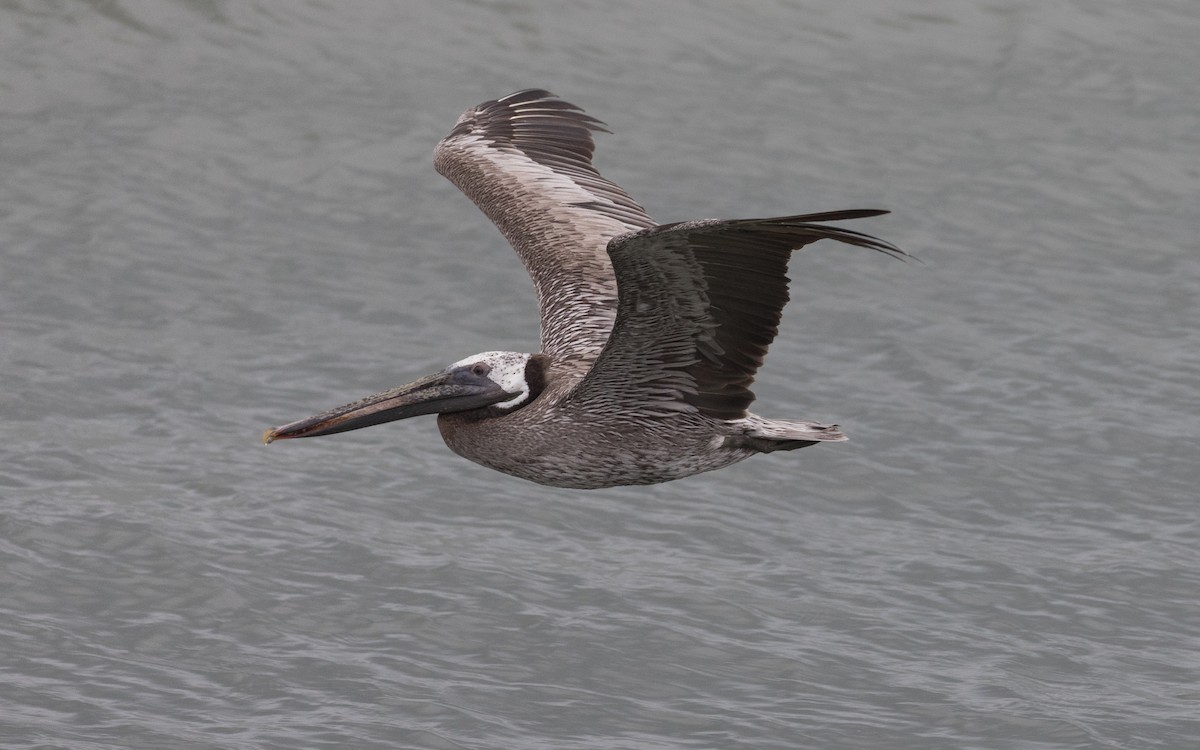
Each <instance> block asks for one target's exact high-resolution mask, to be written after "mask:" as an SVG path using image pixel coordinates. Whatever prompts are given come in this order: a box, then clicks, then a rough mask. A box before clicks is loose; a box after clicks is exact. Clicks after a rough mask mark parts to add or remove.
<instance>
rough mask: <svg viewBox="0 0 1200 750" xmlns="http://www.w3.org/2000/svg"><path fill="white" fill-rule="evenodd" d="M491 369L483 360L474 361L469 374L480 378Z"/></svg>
mask: <svg viewBox="0 0 1200 750" xmlns="http://www.w3.org/2000/svg"><path fill="white" fill-rule="evenodd" d="M491 371H492V368H491V367H488V366H487V365H486V364H484V363H483V362H476V363H475V364H473V365H471V374H472V375H474V376H475V377H477V378H482V377H484V376H486V375H487V374H488V373H489V372H491Z"/></svg>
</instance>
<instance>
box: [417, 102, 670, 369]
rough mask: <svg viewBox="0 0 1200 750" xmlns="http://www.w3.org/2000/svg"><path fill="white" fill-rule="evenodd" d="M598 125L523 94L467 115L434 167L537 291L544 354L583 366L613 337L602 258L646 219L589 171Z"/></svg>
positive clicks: (608, 269)
mask: <svg viewBox="0 0 1200 750" xmlns="http://www.w3.org/2000/svg"><path fill="white" fill-rule="evenodd" d="M597 130H599V131H603V130H604V127H603V125H602V124H601V123H600V121H599V120H596V119H595V118H592V117H590V116H588V115H586V114H584V113H583V111H582V110H581V109H580V108H579V107H576V106H575V105H573V104H568V103H567V102H564V101H563V100H561V99H558V98H557V97H555V96H554V95H553V94H551V93H550V92H548V91H543V90H541V89H528V90H525V91H518V92H516V93H515V94H509V95H508V96H506V97H504V98H502V99H497V100H495V101H488V102H484V103H483V104H480V105H479V106H477V107H473V108H472V109H469V110H467V111H466V112H464V113H463V115H462V116H461V117H459V118H458V122H457V123H456V124H455V126H454V129H453V130H452V131H450V134H449V135H448V136H446V137H445V138H444V139H443V140H442V141H441V143H439V144H438V146H437V149H436V150H435V152H434V166H435V167H436V168H437V170H438V172H440V173H441V174H443V175H444V176H445V177H446V178H448V179H449V180H450V181H451V182H453V183H454V184H455V185H456V186H457V187H458V189H459V190H461V191H462V192H463V193H465V194H466V195H467V197H468V198H470V199H471V200H472V201H474V202H475V205H477V206H479V208H480V209H481V210H482V211H483V212H484V213H485V214H487V216H488V218H489V219H491V220H492V222H493V223H494V224H495V225H496V226H497V227H498V228H499V229H500V231H501V232H502V233H503V234H504V236H505V237H506V238H508V241H509V243H510V244H512V246H513V249H515V250H516V251H517V255H519V256H521V260H522V261H523V262H524V264H525V269H526V270H527V271H528V272H529V275H530V277H532V279H533V285H534V287H535V288H536V289H537V296H538V305H539V306H540V308H541V317H542V351H544V352H546V353H548V354H552V355H555V356H557V357H560V358H572V357H575V358H580V359H583V360H585V361H588V362H590V361H591V360H593V359H595V357H596V356H597V354H599V352H600V349H601V348H602V347H603V346H604V342H605V341H606V340H607V339H608V335H609V333H610V332H611V331H612V326H613V322H614V320H615V319H616V310H617V284H616V279H615V277H614V276H613V271H612V265H611V263H610V261H609V258H608V254H607V253H606V251H605V248H606V246H607V245H608V241H609V240H610V239H612V238H613V237H615V236H616V235H618V234H624V233H626V232H629V231H632V230H637V229H644V228H646V227H652V226H654V221H653V220H652V219H651V218H650V217H649V216H647V215H646V212H645V211H644V210H643V209H642V207H641V206H639V205H638V204H637V203H636V202H634V200H633V199H632V198H630V197H629V195H628V194H627V193H626V192H625V191H624V190H622V189H621V188H620V187H618V186H617V185H615V184H613V183H611V182H609V181H608V180H606V179H604V178H603V177H601V176H600V173H599V172H597V171H596V169H595V168H594V167H593V166H592V153H593V151H594V149H595V143H594V142H593V140H592V132H593V131H597Z"/></svg>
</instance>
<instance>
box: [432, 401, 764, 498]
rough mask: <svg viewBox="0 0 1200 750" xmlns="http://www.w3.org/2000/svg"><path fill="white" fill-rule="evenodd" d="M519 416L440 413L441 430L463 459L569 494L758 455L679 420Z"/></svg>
mask: <svg viewBox="0 0 1200 750" xmlns="http://www.w3.org/2000/svg"><path fill="white" fill-rule="evenodd" d="M520 416H521V412H520V411H518V412H514V413H513V414H511V415H508V416H505V417H499V418H491V419H472V418H471V417H469V416H464V415H462V414H442V415H441V416H439V417H438V428H439V429H440V431H441V433H442V438H443V440H445V442H446V445H447V446H448V447H449V448H450V450H452V451H454V452H455V453H457V454H458V455H460V456H462V457H463V458H466V459H469V460H471V461H474V462H475V463H477V464H480V465H482V466H486V467H488V468H489V469H494V470H495V471H499V472H502V473H504V474H508V475H510V476H514V477H519V478H521V479H526V480H528V481H531V482H536V483H537V484H543V485H548V486H551V487H566V488H572V489H599V488H602V487H619V486H624V485H635V484H657V483H659V482H667V481H670V480H673V479H680V478H682V477H686V476H691V475H692V474H699V473H701V472H705V471H712V470H713V469H720V468H723V467H725V466H729V465H730V464H733V463H737V462H738V461H741V460H743V459H745V458H748V457H749V456H752V455H754V454H755V453H757V452H758V451H755V450H753V449H750V448H745V447H731V446H729V445H727V444H726V441H725V439H724V438H723V437H721V436H720V435H714V434H713V431H712V429H711V426H709V427H708V428H707V429H703V430H702V431H701V430H699V429H695V427H698V426H699V425H697V426H695V427H693V428H692V429H687V428H688V427H692V426H691V425H688V424H686V423H685V424H683V425H681V424H679V421H678V420H664V421H663V422H662V423H657V424H656V423H653V422H651V423H649V424H645V423H643V424H640V425H639V424H635V423H629V422H627V423H623V424H619V425H612V426H603V425H582V424H575V425H565V424H564V425H561V426H560V425H555V424H554V423H552V422H551V423H542V424H523V422H524V421H525V420H522V419H519V417H520ZM656 428H658V429H656ZM663 428H667V429H665V430H664V429H663ZM681 428H682V429H681Z"/></svg>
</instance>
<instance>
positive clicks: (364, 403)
mask: <svg viewBox="0 0 1200 750" xmlns="http://www.w3.org/2000/svg"><path fill="white" fill-rule="evenodd" d="M512 396H513V394H510V393H507V392H505V391H504V389H503V388H501V387H500V386H498V385H496V384H495V383H493V382H491V381H488V380H483V381H482V382H481V381H479V380H474V381H467V382H464V379H463V378H462V377H461V376H460V373H458V372H457V371H455V370H449V371H445V372H439V373H436V374H434V375H429V376H426V377H424V378H421V379H420V380H415V381H413V382H411V383H409V384H408V385H402V386H400V387H399V388H392V389H391V390H388V391H383V392H382V393H376V394H375V395H373V396H367V397H366V398H364V399H360V400H358V401H355V402H354V403H351V404H346V405H345V406H339V407H337V408H336V409H330V410H329V411H325V412H321V413H320V414H317V415H314V416H311V417H308V418H306V419H300V420H297V421H295V422H290V423H288V424H285V425H283V426H282V427H275V428H272V429H269V430H267V431H266V432H265V433H263V443H264V444H269V443H273V442H275V441H276V440H288V439H291V438H302V437H317V436H319V435H333V434H335V433H338V432H349V431H350V430H357V429H361V428H363V427H370V426H372V425H377V424H383V423H384V422H393V421H395V420H397V419H408V418H409V417H416V416H420V415H422V414H436V413H440V412H449V411H466V410H469V409H479V408H482V407H485V406H489V405H491V404H495V403H498V402H500V401H504V400H506V399H510V398H512Z"/></svg>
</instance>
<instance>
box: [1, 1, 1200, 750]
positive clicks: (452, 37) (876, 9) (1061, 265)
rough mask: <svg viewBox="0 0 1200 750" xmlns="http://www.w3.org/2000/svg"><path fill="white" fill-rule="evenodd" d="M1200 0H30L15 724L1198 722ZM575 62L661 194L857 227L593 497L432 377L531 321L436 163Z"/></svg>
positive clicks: (559, 83)
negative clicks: (727, 398) (811, 428)
mask: <svg viewBox="0 0 1200 750" xmlns="http://www.w3.org/2000/svg"><path fill="white" fill-rule="evenodd" d="M1198 38H1200V5H1198V4H1196V3H1194V2H1190V1H1189V0H1176V1H1175V2H1169V1H1164V2H1152V3H1120V2H1110V1H1105V0H1100V1H1098V2H1097V1H1094V0H1087V1H1085V0H1076V1H1075V2H1066V1H1064V2H1057V3H1043V2H1032V0H1028V1H1025V2H1008V3H1000V2H990V3H987V2H981V1H979V2H961V1H960V2H949V1H948V0H945V1H936V2H931V1H930V0H901V1H898V2H888V3H883V2H875V3H872V2H868V1H867V0H851V1H848V2H840V3H836V4H834V3H816V2H799V3H784V2H777V3H768V2H727V1H724V0H723V1H722V2H715V1H714V2H703V3H683V2H662V3H653V4H650V3H634V2H614V1H613V0H606V1H605V2H586V3H575V4H571V5H570V6H567V5H566V4H562V5H557V4H556V5H551V4H549V3H532V2H506V3H496V2H447V1H445V0H436V1H434V0H430V1H429V2H403V3H401V2H385V1H384V0H376V1H375V2H353V3H338V2H334V0H311V1H310V2H306V3H296V2H288V1H287V0H255V2H220V1H219V0H175V1H168V0H157V1H152V0H141V1H134V0H106V1H103V2H102V1H101V0H92V2H69V1H68V0H56V1H52V0H8V1H7V2H0V71H2V73H0V175H2V176H0V333H2V340H3V345H2V346H0V384H2V388H0V431H2V433H0V434H2V435H3V440H2V441H0V566H2V570H3V575H2V576H0V675H2V678H0V746H3V747H5V748H40V749H45V748H60V747H69V748H87V749H89V750H93V749H99V748H288V749H294V748H316V747H328V748H351V747H352V748H545V749H550V748H554V749H556V750H557V749H562V748H568V749H570V748H589V749H595V748H649V749H657V748H721V749H729V748H754V749H756V750H757V749H760V748H923V749H934V750H937V749H940V748H955V749H957V748H1035V749H1051V748H1053V749H1055V750H1057V749H1060V748H1179V749H1183V748H1194V747H1196V746H1197V742H1198V741H1200V740H1198V737H1200V604H1198V603H1197V600H1198V595H1200V538H1198V537H1200V533H1198V531H1200V529H1198V523H1197V516H1198V514H1197V495H1198V494H1200V461H1198V460H1197V449H1196V439H1197V436H1198V435H1200V406H1198V405H1200V385H1198V381H1200V303H1198V301H1197V297H1198V293H1200V247H1198V242H1197V217H1198V216H1200V158H1198V154H1200V83H1198V82H1200V74H1198V71H1200V54H1198V53H1197V46H1196V40H1197V39H1198ZM529 86H540V87H545V88H548V89H550V90H552V91H554V92H555V93H557V94H559V95H561V96H563V97H564V98H566V99H567V100H569V101H572V102H575V103H578V104H580V105H581V106H583V107H585V108H586V109H587V110H588V111H589V112H590V113H592V114H594V115H596V116H598V117H600V118H601V119H603V120H605V121H606V122H607V123H608V124H609V127H610V128H611V129H612V130H613V131H614V132H613V134H612V135H609V136H604V137H603V138H602V139H601V141H600V144H599V152H598V157H597V162H598V164H599V166H600V168H601V169H602V170H603V171H604V172H605V174H606V175H607V176H608V177H610V178H612V179H614V180H615V181H617V182H619V183H620V184H622V185H624V186H625V187H626V188H627V189H628V190H629V191H630V192H631V193H632V194H633V195H634V196H635V197H636V198H637V199H639V200H640V201H641V202H642V203H644V204H645V205H646V207H647V209H648V210H649V211H650V213H651V214H652V215H654V216H656V217H657V218H659V219H660V220H662V221H672V220H682V219H690V218H703V217H739V216H768V215H777V214H787V213H797V212H807V211H823V210H831V209H843V208H857V207H885V208H889V209H891V210H892V211H893V213H892V214H891V215H890V216H887V217H883V218H878V219H872V220H866V221H858V222H854V223H853V228H855V229H858V230H862V231H868V232H871V233H874V234H878V235H880V236H882V237H885V238H886V239H889V240H891V241H894V242H896V243H898V244H900V245H901V246H903V247H904V248H906V249H908V250H909V251H910V252H912V253H914V254H916V255H918V256H919V257H920V258H921V259H922V261H923V263H919V264H918V263H907V264H902V263H896V262H892V261H890V260H888V259H887V258H884V257H882V256H879V255H877V254H875V253H870V252H867V251H864V250H861V249H857V248H847V247H843V246H838V245H835V244H830V243H824V244H820V245H817V246H814V247H811V248H809V249H808V250H806V251H805V252H804V253H802V254H801V255H799V256H797V257H796V259H795V260H794V262H793V264H792V274H791V275H792V278H793V301H792V303H791V304H790V305H789V307H788V309H787V311H786V315H785V320H784V324H783V327H782V332H781V335H780V337H779V339H778V340H777V342H776V344H775V345H774V347H773V349H772V352H771V357H770V358H769V359H768V362H767V367H766V368H765V369H764V370H763V372H762V373H761V376H760V378H759V382H758V387H757V390H758V393H759V401H758V403H757V404H756V407H755V410H756V411H757V412H759V413H762V414H765V415H768V416H776V417H796V418H812V419H824V420H832V421H837V422H839V423H840V424H841V425H842V426H843V428H844V429H845V430H846V432H847V433H848V434H849V435H850V436H851V438H852V440H851V442H850V443H847V444H842V445H827V446H818V447H814V448H811V449H808V450H804V451H801V452H798V453H785V454H775V455H773V456H763V457H759V458H755V459H751V460H749V461H746V462H744V463H742V464H739V465H737V466H735V467H732V468H729V469H726V470H723V471H720V472H716V473H711V474H705V475H700V476H696V477H692V478H689V479H686V480H682V481H679V482H675V483H671V484H666V485H660V486H655V487H645V488H628V489H617V490H604V491H598V492H591V493H584V492H575V491H565V490H554V489H547V488H542V487H539V486H536V485H532V484H527V483H524V482H521V481H519V480H516V479H511V478H508V477H505V476H503V475H500V474H495V473H491V472H489V471H487V470H485V469H483V468H480V467H477V466H475V465H473V464H470V463H468V462H466V461H464V460H462V459H459V458H457V457H456V456H454V455H452V454H451V453H450V452H449V451H448V450H447V449H446V448H445V447H444V446H443V445H442V444H441V441H440V439H439V437H438V435H437V430H436V427H435V425H434V423H433V420H432V419H419V420H412V421H410V422H402V423H397V424H392V425H387V426H383V427H376V428H373V429H369V430H363V431H360V432H355V433H351V434H347V435H340V436H337V437H332V438H325V439H319V440H312V441H298V442H291V443H284V444H281V445H276V446H271V447H270V448H264V447H263V446H261V445H260V444H259V442H258V441H259V435H260V434H261V432H262V430H263V429H264V428H266V427H268V426H270V425H275V424H279V423H281V422H285V421H288V420H291V419H295V418H299V417H302V416H306V415H308V414H310V413H312V412H314V411H317V410H320V409H323V408H326V407H329V406H333V405H336V404H339V403H343V402H345V401H348V400H351V399H353V398H356V397H358V396H362V395H366V394H367V393H371V392H374V391H376V390H380V389H383V388H386V387H390V386H394V385H398V384H400V383H402V382H406V381H408V380H410V379H412V378H413V377H416V376H418V375H421V374H424V373H426V372H430V371H433V370H435V369H438V368H440V367H442V366H444V365H445V364H448V363H449V362H452V361H454V360H456V359H459V358H461V357H464V356H466V355H469V354H471V353H473V352H477V351H483V350H488V349H517V350H534V349H536V346H537V340H536V334H537V325H536V315H537V311H536V308H535V306H534V302H533V296H532V293H531V288H530V285H529V281H528V279H527V278H526V277H525V275H524V272H523V271H522V269H521V267H520V264H519V263H518V262H517V260H516V258H515V256H514V255H513V254H512V252H511V251H510V250H509V249H508V248H507V246H506V245H505V244H504V241H503V240H502V238H501V237H500V236H499V234H498V233H497V232H496V231H495V230H494V228H492V227H491V226H490V225H489V224H488V222H487V221H486V220H485V219H484V218H483V217H482V215H480V214H479V213H478V212H477V211H476V210H475V209H474V207H472V206H471V205H470V203H469V202H468V201H467V200H466V199H465V198H464V197H462V196H461V195H459V194H458V193H457V192H456V191H455V189H454V188H453V187H452V186H451V185H450V184H449V183H447V182H445V181H444V180H443V179H442V178H441V177H439V176H438V175H437V174H436V173H435V172H434V171H433V169H432V167H431V164H430V154H431V151H432V148H433V145H434V144H435V143H436V141H437V140H438V139H439V138H440V137H441V136H442V135H443V134H444V133H445V132H447V130H448V128H449V127H450V125H451V124H452V123H453V122H454V119H455V118H456V117H457V115H458V114H459V113H460V112H461V111H462V110H463V109H465V108H467V107H468V106H471V105H474V104H476V103H478V102H480V101H483V100H485V99H490V98H494V97H497V96H501V95H503V94H506V93H508V92H510V91H513V90H516V89H519V88H524V87H529Z"/></svg>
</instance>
